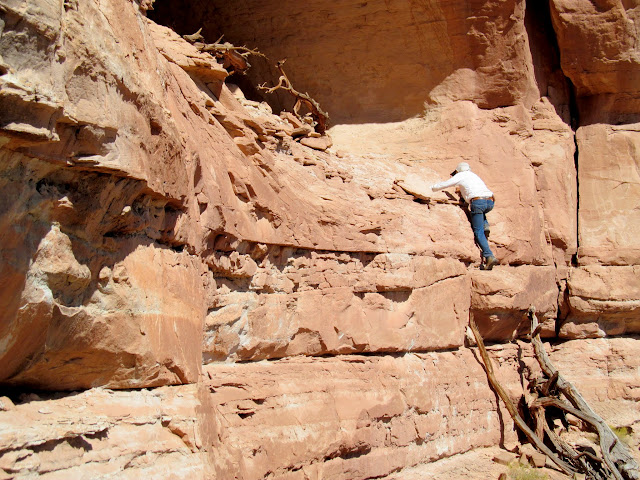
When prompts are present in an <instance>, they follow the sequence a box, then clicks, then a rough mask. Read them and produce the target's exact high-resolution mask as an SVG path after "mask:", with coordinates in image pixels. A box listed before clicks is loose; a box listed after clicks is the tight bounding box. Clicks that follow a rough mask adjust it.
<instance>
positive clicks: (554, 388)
mask: <svg viewBox="0 0 640 480" xmlns="http://www.w3.org/2000/svg"><path fill="white" fill-rule="evenodd" d="M528 315H529V318H530V320H531V343H532V345H533V349H534V353H535V356H536V359H537V361H538V363H539V365H540V368H541V370H542V373H543V374H544V375H545V377H546V378H543V379H535V380H533V381H531V382H530V383H529V388H530V389H531V390H532V393H531V394H530V395H529V398H533V400H532V401H531V403H530V405H529V410H530V413H531V418H532V422H533V427H530V426H529V425H527V423H526V422H525V421H524V419H523V418H522V417H521V415H520V414H519V413H518V410H517V409H516V408H515V406H514V405H513V402H511V399H510V398H509V397H508V395H507V394H506V392H505V391H504V389H503V388H502V386H501V385H500V383H499V382H498V381H497V379H496V377H495V374H494V372H493V366H492V363H491V359H490V358H489V355H488V354H487V351H486V348H485V346H484V342H483V340H482V336H481V335H480V332H479V331H478V327H477V325H476V324H475V321H474V320H473V318H471V321H470V327H471V330H472V332H473V334H474V336H475V338H476V343H477V344H478V348H479V350H480V355H481V356H482V360H483V362H484V364H485V370H486V372H487V377H488V378H489V382H490V383H491V385H492V387H493V388H494V390H495V391H496V393H497V394H498V395H499V396H500V398H501V399H502V401H503V402H504V404H505V405H506V407H507V410H508V411H509V414H510V415H511V417H512V418H513V421H514V422H515V424H516V426H517V427H518V428H519V429H520V430H521V431H522V432H523V433H524V434H525V435H526V436H527V438H528V439H529V441H531V443H532V444H533V445H534V446H535V447H536V448H537V449H538V450H540V451H541V452H542V453H544V454H545V455H547V456H548V457H549V458H550V459H551V460H552V461H553V462H554V463H555V464H556V465H557V466H558V467H559V468H560V470H562V471H563V472H565V473H567V474H571V473H572V472H579V473H583V474H585V475H586V477H587V478H588V479H592V480H605V479H611V478H613V479H616V480H638V479H639V478H640V475H639V469H638V464H637V462H636V461H635V459H634V458H633V456H632V455H631V452H630V451H629V448H628V447H627V445H626V444H624V443H623V442H621V441H619V440H618V438H617V436H616V435H615V434H614V433H613V431H612V430H611V428H609V426H608V425H607V424H606V423H605V421H604V420H602V418H600V417H599V416H598V415H597V414H596V413H595V412H594V411H593V410H592V409H591V407H590V406H589V405H588V404H587V402H586V401H585V400H584V398H583V397H582V396H581V395H580V393H579V392H578V390H577V389H576V388H575V387H574V386H573V385H572V384H571V383H570V382H568V381H567V380H565V379H564V378H563V377H562V375H561V374H560V372H559V371H558V370H557V369H556V368H555V367H554V365H553V364H552V363H551V360H550V359H549V356H548V355H547V352H546V350H545V348H544V345H543V343H542V340H541V339H540V335H539V334H540V325H539V323H538V319H537V317H536V315H535V309H534V308H533V307H531V308H530V309H529V312H528ZM560 395H563V396H564V397H565V398H566V401H565V400H562V399H561V398H560ZM549 407H551V409H552V411H553V412H555V413H556V414H557V412H560V413H561V414H562V419H563V421H564V423H565V424H566V418H564V414H565V413H568V414H571V415H573V416H575V417H577V418H579V419H580V420H581V421H582V422H583V424H584V425H585V426H586V428H588V429H589V430H591V431H593V432H596V433H597V435H598V439H599V444H600V450H601V457H599V456H598V455H597V454H596V453H592V452H589V451H587V450H583V451H580V449H579V448H574V447H573V446H571V445H569V444H568V443H567V442H565V441H564V440H562V438H560V435H558V434H557V433H556V431H555V430H554V428H553V425H550V423H549V422H550V421H551V420H550V419H552V417H553V415H550V414H549V413H550V412H549V410H546V409H547V408H549ZM545 439H546V442H545Z"/></svg>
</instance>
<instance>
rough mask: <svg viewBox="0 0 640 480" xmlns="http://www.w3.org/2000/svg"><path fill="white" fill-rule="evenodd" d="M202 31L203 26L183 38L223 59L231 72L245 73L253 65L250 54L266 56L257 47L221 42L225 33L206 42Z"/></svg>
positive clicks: (202, 50) (223, 62)
mask: <svg viewBox="0 0 640 480" xmlns="http://www.w3.org/2000/svg"><path fill="white" fill-rule="evenodd" d="M200 32H202V28H201V29H199V30H198V31H197V32H196V33H192V34H191V35H183V36H182V38H184V39H185V40H187V41H188V42H190V43H192V44H193V45H194V46H195V47H196V48H197V49H198V50H199V51H201V52H206V53H209V54H211V55H213V56H214V57H216V58H217V59H218V60H220V61H222V66H223V67H224V68H225V69H227V70H228V71H229V72H230V73H245V72H246V71H247V70H248V69H249V68H250V67H251V64H250V63H249V60H248V57H249V55H257V56H259V57H264V54H262V53H261V52H259V51H258V50H256V49H251V48H247V47H245V46H242V47H236V46H235V45H233V44H231V43H229V42H224V43H221V42H222V39H223V38H224V35H222V36H221V37H220V38H219V39H218V40H216V41H215V42H214V43H206V42H205V39H204V37H203V36H202V34H201V33H200Z"/></svg>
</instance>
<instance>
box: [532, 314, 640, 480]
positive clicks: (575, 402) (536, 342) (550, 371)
mask: <svg viewBox="0 0 640 480" xmlns="http://www.w3.org/2000/svg"><path fill="white" fill-rule="evenodd" d="M528 315H529V319H530V320H531V332H532V336H531V343H532V345H533V349H534V352H535V355H536V359H537V361H538V364H539V365H540V368H541V369H542V372H543V373H544V374H545V375H546V376H547V377H548V378H549V382H548V383H549V384H552V383H553V384H555V386H557V389H558V390H559V392H560V393H562V394H563V395H564V396H565V397H566V399H567V400H568V401H569V402H570V403H571V405H568V404H567V403H565V402H563V401H561V400H560V399H558V398H549V397H543V398H539V399H537V400H536V401H535V402H534V403H535V404H536V405H537V406H542V407H544V406H554V407H556V408H559V409H561V410H563V411H565V412H567V413H571V414H572V415H574V416H576V417H578V418H580V419H581V420H582V421H583V422H585V423H586V424H587V425H589V427H590V428H591V429H592V430H593V431H595V432H597V434H598V438H599V442H600V449H601V451H602V456H603V461H604V463H605V464H606V466H607V467H608V470H609V472H607V473H608V475H610V477H607V478H615V479H616V480H638V479H639V478H640V469H639V468H638V463H637V462H636V461H635V459H634V458H633V456H632V455H631V452H630V451H629V448H628V447H627V445H625V444H624V443H623V442H621V441H619V440H618V437H617V436H616V434H615V433H613V431H612V430H611V428H610V427H609V426H608V425H607V424H606V422H605V421H604V420H603V419H602V418H601V417H600V416H599V415H598V414H597V413H595V412H594V411H593V410H592V409H591V407H590V406H589V404H588V403H587V402H586V401H585V399H584V398H583V397H582V395H580V393H579V392H578V390H577V389H576V388H575V387H574V386H573V384H571V382H568V381H567V380H565V379H564V378H563V377H562V375H560V373H559V372H558V370H557V369H556V368H555V366H554V365H553V364H552V363H551V360H550V359H549V356H548V355H547V352H546V350H545V348H544V345H543V344H542V340H541V339H540V335H539V334H535V335H534V334H533V333H535V332H537V331H539V329H538V319H537V317H536V314H535V308H533V306H532V307H530V308H529V312H528ZM548 391H549V388H547V389H546V394H548ZM546 394H545V395H546Z"/></svg>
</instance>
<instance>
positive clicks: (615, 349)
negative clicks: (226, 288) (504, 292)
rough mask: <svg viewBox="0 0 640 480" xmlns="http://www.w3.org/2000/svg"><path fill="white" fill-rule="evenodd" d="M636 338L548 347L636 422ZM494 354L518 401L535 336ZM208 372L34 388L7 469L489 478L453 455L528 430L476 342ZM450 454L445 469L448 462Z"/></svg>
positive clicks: (592, 394) (601, 409)
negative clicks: (125, 386)
mask: <svg viewBox="0 0 640 480" xmlns="http://www.w3.org/2000/svg"><path fill="white" fill-rule="evenodd" d="M637 344H638V339H633V338H617V339H598V340H574V341H570V342H565V343H560V344H557V345H555V346H554V347H553V348H551V347H549V346H548V347H547V348H548V351H549V353H550V355H551V358H552V361H553V362H554V363H555V365H556V366H557V367H558V368H559V369H560V370H561V371H562V373H563V375H565V376H566V378H567V379H569V380H570V381H572V382H573V383H574V384H575V386H576V387H577V388H578V389H579V390H580V391H581V393H582V394H583V395H584V397H585V398H586V399H587V401H589V402H590V404H591V405H592V406H593V408H594V409H595V410H596V411H597V412H598V413H599V414H600V415H601V416H603V417H604V418H605V419H606V421H607V422H608V423H609V424H611V425H613V426H629V425H632V424H634V422H636V421H637V418H638V414H639V413H640V412H639V410H638V395H639V392H640V382H639V380H638V376H637V373H636V372H637V369H638V368H639V367H640V363H639V357H638V356H637V354H636V352H637ZM489 351H490V355H491V357H492V358H493V360H494V366H495V368H496V373H497V375H498V377H499V379H500V381H501V382H502V383H503V385H504V386H505V388H506V389H507V391H508V392H509V395H510V396H511V397H512V398H513V399H514V401H516V400H517V399H518V398H519V396H520V395H521V394H522V385H521V383H520V382H521V379H520V376H519V374H518V371H517V367H518V365H522V364H524V365H525V366H526V367H527V368H532V369H537V367H536V366H535V365H536V364H535V360H534V359H533V358H532V357H531V352H530V349H529V346H528V345H527V344H521V345H515V344H512V345H495V346H492V347H490V349H489ZM203 369H204V378H203V380H202V382H201V384H200V386H195V385H189V386H177V387H162V388H157V389H154V390H153V391H147V390H141V391H123V392H114V391H110V390H105V389H91V390H88V391H85V392H82V393H80V392H78V393H74V394H68V395H60V394H58V395H49V396H47V395H41V396H38V395H34V394H25V395H22V396H21V397H20V398H16V401H15V405H13V402H10V401H9V402H7V401H5V400H4V399H2V400H3V404H4V405H6V406H5V407H4V408H3V409H2V411H0V427H1V428H0V475H1V476H0V478H33V477H34V476H36V475H38V476H39V478H40V477H42V478H45V479H49V478H51V479H53V478H69V477H73V478H86V477H91V478H95V477H99V476H107V475H113V476H117V477H118V478H139V477H140V476H145V477H146V478H165V477H166V476H167V475H168V472H170V474H171V475H172V476H173V478H233V477H238V478H244V479H251V478H264V476H265V475H267V473H268V472H271V474H272V475H273V476H274V477H277V478H304V476H305V475H306V476H307V477H311V478H344V479H347V478H348V479H364V478H372V477H384V476H388V478H389V479H391V478H394V479H400V478H420V477H418V476H415V475H416V473H415V472H416V471H420V465H424V464H425V463H426V462H429V461H435V460H437V459H444V458H448V457H452V461H453V465H455V466H452V465H451V463H452V462H449V465H448V467H446V471H447V472H449V473H450V474H451V475H452V477H451V478H469V479H478V480H479V479H480V478H487V477H486V475H487V471H493V470H492V469H487V468H486V466H485V465H483V462H481V463H480V464H479V465H478V469H477V472H475V473H476V474H475V475H474V473H473V472H471V471H469V469H468V465H467V463H466V462H465V461H458V462H456V461H455V459H456V458H457V457H456V456H455V455H457V454H461V453H464V452H467V451H469V450H470V449H474V448H479V447H483V446H490V445H495V444H496V443H498V442H499V441H500V440H501V438H502V439H503V440H504V441H505V442H506V444H511V445H512V444H513V442H514V441H515V439H516V435H515V431H514V430H513V424H512V423H511V420H510V418H509V416H508V414H507V413H506V411H504V410H503V409H499V410H498V409H497V404H496V402H497V398H496V396H495V394H494V393H493V392H492V391H491V390H490V388H489V386H488V383H487V380H486V376H485V373H484V371H483V369H482V367H481V365H480V363H478V358H477V352H473V351H472V350H469V349H466V348H463V349H460V350H458V351H454V352H440V353H435V352H434V353H429V354H407V355H402V356H384V355H382V356H361V355H351V356H343V357H328V358H316V359H312V358H294V359H286V360H280V361H275V362H249V363H244V364H242V363H239V364H212V365H207V366H205V367H203ZM439 465H440V464H439V463H438V464H436V465H434V466H433V468H434V469H439V468H444V467H441V466H439ZM411 466H416V467H417V469H416V470H414V469H411V468H410V467H411ZM423 468H424V467H423ZM427 473H428V472H427ZM432 473H433V472H432ZM444 473H445V472H443V474H444ZM483 475H484V476H483ZM427 478H430V477H427ZM444 478H447V477H444Z"/></svg>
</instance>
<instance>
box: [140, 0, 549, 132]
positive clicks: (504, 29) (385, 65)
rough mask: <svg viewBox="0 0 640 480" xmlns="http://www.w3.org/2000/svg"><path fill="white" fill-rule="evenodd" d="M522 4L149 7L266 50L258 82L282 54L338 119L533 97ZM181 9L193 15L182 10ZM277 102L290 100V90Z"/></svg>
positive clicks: (170, 19)
mask: <svg viewBox="0 0 640 480" xmlns="http://www.w3.org/2000/svg"><path fill="white" fill-rule="evenodd" d="M524 3H525V2H523V1H521V0H509V1H506V2H491V3H484V4H478V3H477V2H471V1H466V0H465V1H460V2H453V3H452V2H447V1H436V2H417V1H403V2H397V3H394V4H391V3H389V2H384V1H382V0H375V1H369V2H366V3H363V2H358V1H354V0H341V1H339V2H334V3H333V4H332V5H331V8H328V7H327V5H326V4H325V3H324V2H322V1H313V2H305V3H304V4H302V3H299V2H295V1H293V0H291V1H286V2H275V1H266V2H262V3H260V4H258V5H257V4H255V3H254V2H246V1H245V2H234V3H233V4H231V3H228V2H195V1H180V2H157V5H156V7H155V8H156V12H153V13H151V15H153V16H154V18H159V19H161V21H163V22H166V23H167V24H169V25H172V26H173V27H174V28H176V30H177V31H179V32H180V33H181V34H190V33H193V32H195V31H196V30H198V28H200V27H203V34H204V35H205V37H206V38H207V39H208V41H209V42H213V41H215V40H216V39H217V38H218V37H219V36H220V35H221V34H225V39H227V40H229V41H231V42H233V43H235V44H237V45H243V44H246V45H248V46H251V47H257V48H258V49H260V51H261V52H263V53H265V54H266V55H267V56H268V57H269V59H270V61H266V60H264V59H258V58H256V59H255V61H254V60H252V63H253V64H254V68H253V71H252V72H250V76H251V78H254V79H256V80H255V81H254V84H257V83H262V82H263V81H265V79H267V80H268V79H271V81H273V82H274V83H275V82H277V78H278V75H279V74H278V72H277V71H276V70H275V68H274V67H273V64H274V63H275V61H276V60H279V59H282V58H285V57H286V58H287V64H286V66H285V71H287V75H288V76H289V78H290V79H291V81H292V82H293V85H294V86H295V87H296V88H297V89H298V90H299V91H301V92H305V91H307V92H310V93H312V95H313V96H314V98H316V99H317V100H318V101H319V102H320V105H321V106H322V107H323V109H325V110H327V111H328V112H329V114H330V116H331V120H332V121H333V122H335V123H345V122H346V123H365V122H378V121H398V120H404V119H406V118H409V117H411V116H414V115H417V114H420V113H422V111H423V108H424V106H423V104H424V103H425V102H430V103H449V102H451V101H454V100H472V101H474V102H477V103H478V104H479V105H481V106H482V107H486V108H493V107H496V106H504V105H513V104H516V103H525V104H527V105H531V104H532V103H533V102H535V100H536V99H537V97H538V91H537V87H536V85H535V81H534V77H533V67H532V65H531V57H530V53H529V48H528V43H527V36H526V35H525V27H524ZM185 9H186V10H188V11H189V12H190V14H189V15H178V12H182V11H184V10H185ZM246 25H252V28H251V29H247V28H246ZM292 31H296V32H301V33H300V34H299V35H298V34H294V35H292V34H291V33H290V32H292ZM399 32H401V34H400V35H398V33H399ZM390 58H392V59H393V60H391V61H390ZM398 85H402V88H398ZM270 101H271V100H270ZM275 102H276V103H277V104H278V105H279V106H282V105H283V104H284V105H289V108H290V105H291V104H292V102H291V100H290V98H288V97H287V96H286V94H281V95H279V96H278V100H275Z"/></svg>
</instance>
